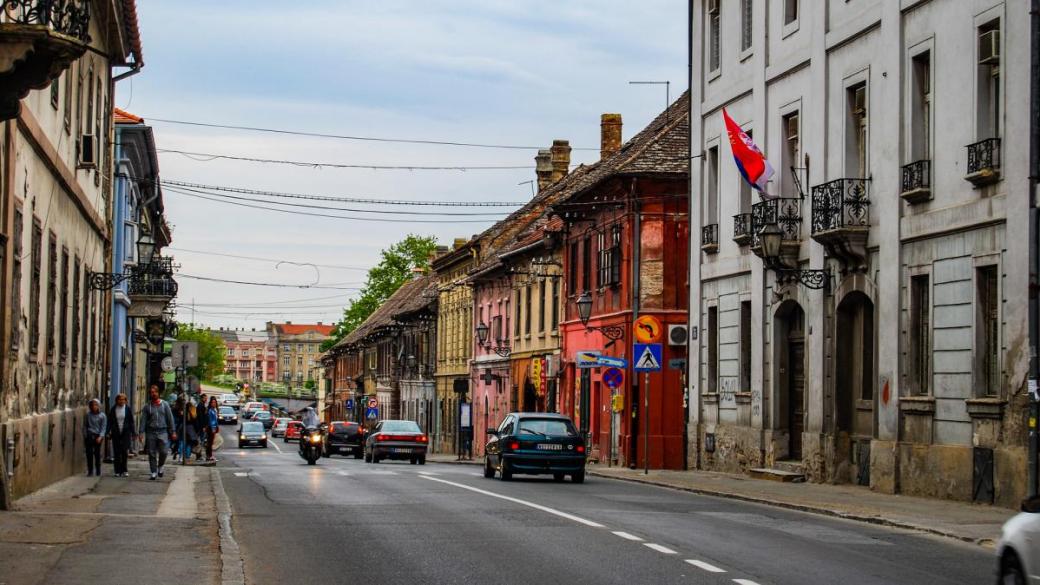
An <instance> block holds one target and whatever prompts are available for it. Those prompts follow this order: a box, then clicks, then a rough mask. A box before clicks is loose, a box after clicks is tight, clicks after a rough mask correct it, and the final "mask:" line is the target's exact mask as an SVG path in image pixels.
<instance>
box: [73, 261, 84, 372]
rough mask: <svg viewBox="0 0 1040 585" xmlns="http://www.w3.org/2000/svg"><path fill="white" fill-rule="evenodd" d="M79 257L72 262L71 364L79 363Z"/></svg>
mask: <svg viewBox="0 0 1040 585" xmlns="http://www.w3.org/2000/svg"><path fill="white" fill-rule="evenodd" d="M79 272H80V265H79V256H76V257H75V258H74V259H73V261H72V307H71V309H72V363H74V364H78V363H79V335H80V320H79V316H80V305H81V304H82V303H80V296H79V287H80V284H79V280H80V273H79Z"/></svg>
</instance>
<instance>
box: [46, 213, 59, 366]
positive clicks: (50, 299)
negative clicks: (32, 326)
mask: <svg viewBox="0 0 1040 585" xmlns="http://www.w3.org/2000/svg"><path fill="white" fill-rule="evenodd" d="M48 239H49V241H48V243H47V244H48V245H47V253H48V255H47V359H48V360H52V359H54V349H55V347H56V346H57V338H56V337H55V335H56V334H57V327H58V323H57V320H56V319H55V318H54V315H55V307H56V306H57V304H58V236H56V235H55V234H54V232H51V233H50V237H49V238H48Z"/></svg>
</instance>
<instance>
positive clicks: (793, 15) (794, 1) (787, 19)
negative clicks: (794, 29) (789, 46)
mask: <svg viewBox="0 0 1040 585" xmlns="http://www.w3.org/2000/svg"><path fill="white" fill-rule="evenodd" d="M783 1H784V25H785V26H786V25H788V24H792V23H794V22H795V21H797V20H798V0H783Z"/></svg>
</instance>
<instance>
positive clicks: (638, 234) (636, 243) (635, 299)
mask: <svg viewBox="0 0 1040 585" xmlns="http://www.w3.org/2000/svg"><path fill="white" fill-rule="evenodd" d="M637 180H638V179H632V184H631V185H630V187H629V194H628V196H629V199H631V201H632V209H633V211H634V212H635V222H634V228H633V229H632V323H633V324H634V323H635V322H636V319H638V318H639V294H640V286H639V262H640V255H641V254H640V246H641V245H642V241H643V227H642V219H643V218H642V215H641V213H640V209H639V199H638V198H636V181H637ZM629 331H630V332H631V329H630V330H629ZM629 334H630V335H631V333H629ZM633 341H634V340H633ZM635 359H636V356H632V362H633V365H634V364H635ZM632 385H633V386H634V387H638V388H639V399H640V401H642V402H643V403H644V404H646V394H645V393H646V388H645V387H640V385H639V375H638V374H637V373H636V372H635V370H633V371H632ZM632 406H633V408H638V407H639V406H638V403H636V404H633V405H632ZM643 410H646V408H645V407H644V408H643ZM639 414H640V415H641V418H642V419H643V420H644V421H647V422H649V418H648V415H649V413H647V412H640V413H639ZM633 423H638V420H635V421H632V422H630V423H629V425H628V428H629V432H630V433H631V430H632V427H633ZM639 426H640V427H643V426H648V425H647V424H646V423H644V424H643V425H639ZM639 430H640V431H642V433H648V432H650V429H649V428H645V429H644V428H640V429H639ZM631 436H632V440H631V449H632V457H631V458H630V460H629V462H628V467H629V469H635V468H636V463H637V461H638V460H639V435H638V434H636V433H631ZM644 450H645V449H644ZM643 458H644V461H646V462H649V461H650V453H648V452H647V453H643Z"/></svg>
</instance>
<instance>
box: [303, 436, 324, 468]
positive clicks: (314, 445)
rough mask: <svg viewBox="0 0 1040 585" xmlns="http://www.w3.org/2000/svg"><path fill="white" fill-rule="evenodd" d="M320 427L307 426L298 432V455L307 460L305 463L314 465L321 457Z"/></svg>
mask: <svg viewBox="0 0 1040 585" xmlns="http://www.w3.org/2000/svg"><path fill="white" fill-rule="evenodd" d="M321 445H322V436H321V429H319V428H317V427H308V428H306V429H304V430H303V432H301V433H300V457H302V458H303V459H306V460H307V465H314V464H315V463H317V461H318V459H320V458H321Z"/></svg>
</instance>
